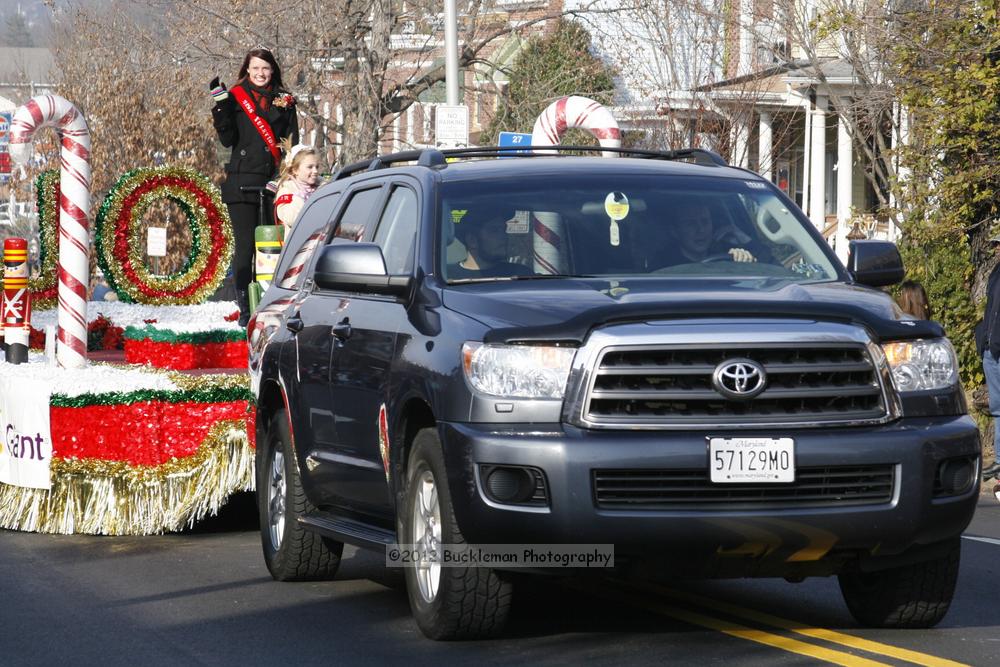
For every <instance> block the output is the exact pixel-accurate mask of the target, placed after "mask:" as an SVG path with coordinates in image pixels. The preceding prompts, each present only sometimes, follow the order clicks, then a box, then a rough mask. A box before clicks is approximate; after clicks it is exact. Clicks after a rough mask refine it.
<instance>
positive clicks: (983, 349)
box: [976, 236, 1000, 479]
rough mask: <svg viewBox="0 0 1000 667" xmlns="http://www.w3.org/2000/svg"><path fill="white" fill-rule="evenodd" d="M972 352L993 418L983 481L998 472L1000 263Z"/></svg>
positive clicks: (992, 275)
mask: <svg viewBox="0 0 1000 667" xmlns="http://www.w3.org/2000/svg"><path fill="white" fill-rule="evenodd" d="M990 245H991V247H992V248H993V249H994V250H995V249H996V248H997V246H998V245H1000V236H996V237H994V238H992V239H990ZM976 350H978V352H979V357H980V358H981V359H982V360H983V375H984V376H985V377H986V388H987V390H989V393H990V415H992V417H993V463H992V464H990V465H988V466H987V465H986V462H985V461H984V462H983V478H984V479H989V478H990V477H993V476H994V475H996V474H997V473H1000V459H998V458H997V456H998V455H1000V453H998V452H1000V423H998V422H997V420H998V419H1000V264H997V265H996V267H994V268H993V272H992V273H990V278H989V281H988V282H987V283H986V312H985V313H984V315H983V319H982V321H980V322H979V324H977V325H976Z"/></svg>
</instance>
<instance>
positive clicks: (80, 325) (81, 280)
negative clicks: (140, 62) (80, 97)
mask: <svg viewBox="0 0 1000 667" xmlns="http://www.w3.org/2000/svg"><path fill="white" fill-rule="evenodd" d="M48 126H52V127H55V128H56V131H57V132H58V133H59V141H60V144H61V145H62V149H61V152H60V171H59V187H60V189H61V193H60V196H59V267H58V274H59V291H58V294H59V311H58V324H59V334H58V339H59V346H58V350H57V352H56V359H57V360H58V361H59V365H60V366H63V367H65V368H81V367H83V366H86V365H87V285H88V284H89V282H90V257H89V254H88V249H89V247H90V223H89V220H88V215H89V213H88V212H89V211H90V130H89V129H88V128H87V121H86V119H85V118H84V117H83V114H82V113H80V111H79V110H78V109H77V108H76V107H75V106H74V105H73V103H72V102H70V101H68V100H66V99H64V98H62V97H59V96H58V95H39V96H37V97H33V98H31V99H30V100H28V102H27V103H26V104H25V105H24V106H22V107H20V108H19V109H18V110H17V111H16V112H15V113H14V118H13V119H12V120H11V124H10V128H11V129H10V152H11V156H12V157H13V158H14V159H15V160H16V161H17V162H21V163H23V162H25V161H26V160H27V158H28V154H29V152H30V151H29V147H30V145H31V140H32V138H33V137H34V135H35V132H37V131H38V130H39V129H40V128H43V127H48Z"/></svg>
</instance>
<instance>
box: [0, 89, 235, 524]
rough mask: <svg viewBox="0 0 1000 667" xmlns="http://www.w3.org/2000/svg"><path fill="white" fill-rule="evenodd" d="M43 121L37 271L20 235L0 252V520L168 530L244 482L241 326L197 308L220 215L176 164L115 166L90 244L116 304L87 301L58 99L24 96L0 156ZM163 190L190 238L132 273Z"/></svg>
mask: <svg viewBox="0 0 1000 667" xmlns="http://www.w3.org/2000/svg"><path fill="white" fill-rule="evenodd" d="M46 126H52V127H55V129H56V131H57V132H58V135H59V140H60V146H61V156H60V163H61V168H60V171H59V175H58V178H56V176H55V173H54V172H52V173H46V174H43V176H42V177H40V179H39V182H38V197H39V200H38V212H39V227H40V235H39V236H40V238H39V245H40V271H39V274H38V275H35V276H29V275H28V270H27V267H28V253H27V244H26V243H25V241H24V240H23V239H8V240H7V241H6V242H5V248H4V250H5V253H4V284H3V287H4V299H3V334H4V355H3V359H4V360H3V361H2V362H0V430H2V431H3V439H2V440H0V527H2V528H8V529H16V530H27V531H38V532H48V533H88V534H107V535H126V534H128V535H143V534H152V533H160V532H163V531H172V530H179V529H182V528H184V527H185V526H190V525H192V524H193V523H194V522H196V521H197V520H199V519H201V518H202V517H204V516H206V515H208V514H212V513H215V512H217V511H218V509H219V508H220V507H221V506H222V505H223V504H224V503H225V502H226V500H227V499H228V498H229V496H231V495H232V494H233V493H235V492H236V491H240V490H249V489H252V487H253V442H252V434H253V425H252V411H251V410H250V401H251V394H250V390H249V379H248V376H247V374H246V373H245V370H246V358H247V356H246V355H247V351H246V342H245V331H244V330H243V329H242V328H241V327H239V325H238V324H237V323H236V319H237V316H238V309H237V307H236V305H235V304H233V303H226V302H221V303H220V302H207V299H208V297H209V296H210V295H212V294H213V293H214V292H215V291H216V289H217V288H218V287H219V285H220V283H221V281H222V279H223V277H224V276H225V274H226V271H227V269H228V266H229V262H230V259H231V256H232V244H233V239H232V231H231V228H230V224H229V219H228V215H227V213H226V209H225V207H224V206H223V205H222V203H221V200H220V198H219V194H218V191H217V189H216V188H215V186H213V185H212V184H211V183H209V182H208V181H207V180H206V179H204V178H203V177H201V176H200V175H198V174H196V173H195V172H193V171H191V170H188V169H182V168H174V167H160V168H155V169H139V170H135V171H131V172H129V173H127V174H125V175H123V176H122V177H121V178H120V179H119V181H118V183H117V184H116V185H115V187H114V188H112V190H111V192H109V194H108V196H107V197H106V198H105V200H104V201H103V203H102V205H101V206H100V208H99V211H98V213H97V216H96V220H95V229H94V232H95V244H94V247H93V253H94V255H95V256H96V258H97V262H98V264H99V265H100V267H101V269H102V271H103V273H104V276H105V277H106V278H107V280H108V283H109V286H110V287H111V288H112V289H113V290H114V292H115V293H116V295H117V297H118V301H117V302H97V303H89V302H88V300H87V294H88V286H89V284H90V264H89V256H90V253H91V243H90V224H89V211H90V182H91V181H90V175H91V174H90V164H89V156H90V135H89V131H88V129H87V125H86V121H85V119H84V118H83V116H82V115H81V114H80V113H79V111H78V110H77V109H76V107H74V106H73V104H71V103H70V102H68V101H67V100H65V99H62V98H60V97H58V96H51V95H47V96H39V97H35V98H33V99H31V100H30V101H29V102H28V103H27V104H25V105H24V106H23V107H21V108H20V109H18V111H17V112H16V114H15V116H14V119H13V121H12V123H11V140H10V141H11V152H12V155H13V156H14V158H15V159H20V160H23V159H25V158H26V157H27V152H28V149H29V147H30V144H31V142H32V139H33V137H34V135H35V133H36V131H38V130H39V129H41V128H43V127H46ZM163 199H169V200H170V201H172V202H174V203H175V204H177V205H178V206H179V207H180V208H181V209H182V210H183V212H184V214H185V216H186V219H187V224H188V227H189V230H190V238H191V250H190V252H189V254H188V257H187V259H186V261H185V262H184V265H183V266H182V268H181V269H180V270H179V271H177V272H175V273H173V274H171V275H166V276H164V275H157V274H155V273H152V272H151V271H149V269H147V268H146V266H145V263H144V261H143V248H142V245H141V243H140V239H141V234H140V232H141V230H142V227H143V225H144V222H143V216H144V214H145V213H146V212H147V211H148V209H149V207H150V206H152V205H153V204H154V203H155V202H157V201H162V200H163ZM32 302H34V303H32ZM29 350H32V351H31V352H29ZM34 350H40V351H41V350H44V353H42V352H39V351H34ZM248 434H250V435H249V436H248Z"/></svg>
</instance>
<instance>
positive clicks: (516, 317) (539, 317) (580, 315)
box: [443, 277, 944, 342]
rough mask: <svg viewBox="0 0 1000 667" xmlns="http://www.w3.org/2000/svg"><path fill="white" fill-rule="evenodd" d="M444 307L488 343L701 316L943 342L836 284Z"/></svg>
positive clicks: (544, 296)
mask: <svg viewBox="0 0 1000 667" xmlns="http://www.w3.org/2000/svg"><path fill="white" fill-rule="evenodd" d="M443 301H444V305H445V307H446V308H449V309H451V310H454V311H456V312H459V313H462V314H464V315H466V316H468V317H472V318H474V319H476V320H478V321H479V322H482V323H483V324H484V325H485V326H487V327H489V328H490V331H489V332H488V333H487V335H486V337H485V339H486V341H487V342H514V341H535V340H537V341H543V340H544V341H566V342H582V341H583V340H584V338H586V336H587V333H588V332H589V331H590V330H591V329H592V328H594V327H595V326H600V325H604V324H609V323H612V322H629V321H646V320H654V319H656V320H669V319H681V318H692V317H698V318H705V317H757V318H760V317H771V316H773V317H781V318H788V317H792V318H804V319H816V320H830V321H840V322H849V323H854V324H858V325H861V326H863V327H865V328H867V329H868V330H869V332H870V333H871V334H872V336H873V337H874V338H875V339H876V340H887V339H907V338H926V337H939V336H943V335H944V332H943V330H942V329H941V327H940V325H938V324H936V323H934V322H927V321H922V320H913V319H912V318H909V316H908V315H904V314H903V313H902V312H901V311H900V310H899V308H898V307H897V306H896V305H895V303H894V302H893V301H892V299H891V298H890V297H889V295H887V294H885V293H884V292H880V291H878V290H874V289H871V288H868V287H862V286H860V285H852V284H846V283H841V282H828V283H816V284H797V283H790V282H788V281H787V280H784V279H776V278H699V279H697V280H692V279H686V278H685V279H680V278H645V277H643V278H632V279H629V278H623V279H615V280H609V279H596V278H556V279H540V280H520V281H510V282H493V283H473V284H466V285H450V286H448V287H447V288H446V289H445V290H444V295H443Z"/></svg>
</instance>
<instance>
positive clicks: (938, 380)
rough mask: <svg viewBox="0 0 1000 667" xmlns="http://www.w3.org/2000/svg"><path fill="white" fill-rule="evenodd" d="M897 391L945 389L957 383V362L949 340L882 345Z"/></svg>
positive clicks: (938, 339) (913, 341) (909, 341)
mask: <svg viewBox="0 0 1000 667" xmlns="http://www.w3.org/2000/svg"><path fill="white" fill-rule="evenodd" d="M882 349H883V350H884V351H885V358H886V361H888V362H889V368H891V369H892V380H893V382H895V383H896V389H897V391H923V390H927V389H946V388H948V387H951V386H953V385H955V384H957V383H958V359H957V358H956V357H955V350H954V349H953V348H952V347H951V343H950V342H948V339H947V338H935V339H933V340H908V341H902V342H899V343H883V344H882Z"/></svg>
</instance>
